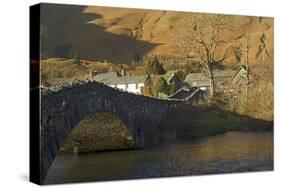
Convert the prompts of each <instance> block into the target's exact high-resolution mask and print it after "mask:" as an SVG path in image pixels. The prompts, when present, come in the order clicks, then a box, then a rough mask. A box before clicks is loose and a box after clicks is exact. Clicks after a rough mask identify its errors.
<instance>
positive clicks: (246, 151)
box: [45, 132, 273, 184]
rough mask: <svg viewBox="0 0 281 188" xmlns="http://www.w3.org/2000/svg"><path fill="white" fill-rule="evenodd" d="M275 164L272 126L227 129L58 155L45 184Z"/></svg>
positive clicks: (239, 169)
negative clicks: (136, 146) (142, 145)
mask: <svg viewBox="0 0 281 188" xmlns="http://www.w3.org/2000/svg"><path fill="white" fill-rule="evenodd" d="M267 170H273V133H272V132H259V133H258V132H248V133H240V132H229V133H226V134H223V135H218V136H212V137H205V138H199V139H193V140H188V141H182V142H176V143H171V144H168V145H167V144H166V145H162V146H159V147H157V148H151V149H146V150H129V151H113V152H101V153H92V154H85V155H59V156H57V157H56V159H55V160H54V162H53V164H52V166H51V168H50V169H49V171H48V174H47V177H46V179H45V183H46V184H53V183H70V182H81V181H84V182H85V181H102V180H116V179H135V178H149V177H163V176H164V177H165V176H183V175H199V174H214V173H232V172H248V171H267Z"/></svg>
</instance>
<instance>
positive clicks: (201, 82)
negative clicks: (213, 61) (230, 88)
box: [184, 70, 236, 87]
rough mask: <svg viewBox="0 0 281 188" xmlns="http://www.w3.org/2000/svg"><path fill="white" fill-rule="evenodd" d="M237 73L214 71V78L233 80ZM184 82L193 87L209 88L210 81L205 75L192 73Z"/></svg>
mask: <svg viewBox="0 0 281 188" xmlns="http://www.w3.org/2000/svg"><path fill="white" fill-rule="evenodd" d="M235 73H236V71H233V70H224V71H214V77H215V79H216V78H223V79H231V78H232V77H233V76H234V75H235ZM184 82H186V83H188V84H189V85H190V86H192V87H203V86H209V84H210V83H209V79H208V77H207V76H206V74H204V73H190V74H188V75H187V76H186V78H185V80H184Z"/></svg>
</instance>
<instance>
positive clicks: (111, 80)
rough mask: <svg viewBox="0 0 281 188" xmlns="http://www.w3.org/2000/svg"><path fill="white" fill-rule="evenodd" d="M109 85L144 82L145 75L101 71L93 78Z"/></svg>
mask: <svg viewBox="0 0 281 188" xmlns="http://www.w3.org/2000/svg"><path fill="white" fill-rule="evenodd" d="M93 79H94V80H95V81H97V82H102V83H104V84H107V85H117V84H135V83H144V82H145V80H146V77H145V76H123V77H122V76H118V75H117V73H116V72H107V73H99V74H97V75H96V76H94V78H93Z"/></svg>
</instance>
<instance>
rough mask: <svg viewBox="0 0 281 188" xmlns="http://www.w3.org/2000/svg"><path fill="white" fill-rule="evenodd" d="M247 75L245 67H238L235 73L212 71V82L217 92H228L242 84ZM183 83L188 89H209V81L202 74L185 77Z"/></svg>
mask: <svg viewBox="0 0 281 188" xmlns="http://www.w3.org/2000/svg"><path fill="white" fill-rule="evenodd" d="M246 74H247V71H246V68H245V66H240V67H239V68H238V70H237V71H233V70H221V71H214V82H215V87H216V89H217V90H223V91H230V90H232V87H233V86H237V84H238V83H241V82H243V79H244V78H245V76H246ZM184 82H185V83H186V84H188V86H189V87H190V88H192V87H197V88H200V89H201V90H207V89H209V87H210V80H209V78H208V77H207V75H206V74H204V73H190V74H188V75H187V76H186V78H185V80H184Z"/></svg>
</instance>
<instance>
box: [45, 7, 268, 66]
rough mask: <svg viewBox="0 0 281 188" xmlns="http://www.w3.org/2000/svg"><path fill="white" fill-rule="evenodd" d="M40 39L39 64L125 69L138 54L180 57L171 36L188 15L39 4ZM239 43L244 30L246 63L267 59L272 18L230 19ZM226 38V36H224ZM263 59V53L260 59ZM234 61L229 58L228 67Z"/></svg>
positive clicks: (138, 56) (174, 34) (238, 17)
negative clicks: (61, 61)
mask: <svg viewBox="0 0 281 188" xmlns="http://www.w3.org/2000/svg"><path fill="white" fill-rule="evenodd" d="M41 11H42V15H41V20H42V27H41V34H42V35H41V36H42V41H43V43H44V44H45V45H44V46H42V52H43V56H44V59H47V58H51V57H56V58H58V57H63V58H71V56H72V54H73V53H74V52H78V53H79V54H80V56H81V59H85V60H88V61H101V62H104V61H105V60H107V61H108V62H111V63H114V64H116V63H117V64H129V63H131V62H132V61H138V60H139V59H140V58H141V57H142V56H144V55H151V54H156V55H158V56H176V55H180V53H181V49H180V48H179V47H178V46H177V45H176V44H175V37H176V35H177V33H178V31H179V30H180V29H181V27H182V23H183V18H184V17H185V16H188V15H191V13H183V12H174V11H157V10H139V9H125V8H122V9H121V8H105V7H93V6H91V7H85V6H71V5H69V6H65V5H53V4H43V6H42V10H41ZM231 25H233V28H234V27H235V28H236V29H237V30H236V31H235V35H236V36H237V37H238V38H239V37H240V38H241V37H243V36H245V33H246V32H247V31H249V40H250V41H249V43H250V45H251V48H250V51H249V53H250V54H249V58H250V62H251V63H253V62H256V61H258V60H257V57H258V55H257V54H258V53H259V49H261V48H262V49H263V51H267V52H268V54H269V55H270V56H272V54H273V19H271V18H261V17H249V16H243V17H242V16H235V17H232V21H231ZM226 37H227V36H226ZM266 56H267V54H266ZM233 61H234V59H232V62H233Z"/></svg>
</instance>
